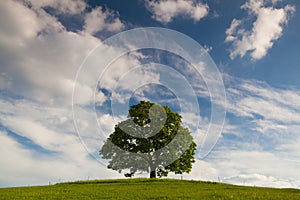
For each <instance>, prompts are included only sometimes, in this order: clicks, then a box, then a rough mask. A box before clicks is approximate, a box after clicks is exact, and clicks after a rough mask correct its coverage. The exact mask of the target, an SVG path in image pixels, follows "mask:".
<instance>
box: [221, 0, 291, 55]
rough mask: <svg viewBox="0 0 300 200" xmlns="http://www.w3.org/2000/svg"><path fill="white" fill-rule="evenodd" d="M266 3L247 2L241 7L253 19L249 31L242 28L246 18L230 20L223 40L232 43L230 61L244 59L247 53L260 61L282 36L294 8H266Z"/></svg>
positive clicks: (253, 0) (257, 1)
mask: <svg viewBox="0 0 300 200" xmlns="http://www.w3.org/2000/svg"><path fill="white" fill-rule="evenodd" d="M266 3H267V1H265V0H249V1H248V2H246V3H245V4H244V5H242V6H241V8H242V9H245V10H247V11H248V14H249V15H250V16H252V17H254V18H255V21H254V23H253V25H252V28H251V29H250V30H247V29H245V28H244V27H243V26H242V25H243V24H245V23H246V22H247V18H245V19H242V20H239V19H233V20H232V22H231V25H230V27H229V28H228V29H227V30H226V39H225V41H226V42H231V43H232V48H231V50H230V58H231V59H234V58H235V57H237V56H240V57H244V56H245V54H246V53H247V52H250V56H251V58H252V59H253V60H259V59H262V58H263V57H264V56H266V54H267V52H268V50H269V49H270V48H272V46H273V44H274V42H275V41H276V40H278V39H279V38H280V37H281V36H282V33H283V28H284V25H287V23H288V21H289V19H290V16H291V15H292V14H293V13H294V12H295V9H296V8H295V7H294V6H291V5H286V6H284V7H282V8H277V7H274V6H266V5H265V4H266ZM274 3H276V2H274Z"/></svg>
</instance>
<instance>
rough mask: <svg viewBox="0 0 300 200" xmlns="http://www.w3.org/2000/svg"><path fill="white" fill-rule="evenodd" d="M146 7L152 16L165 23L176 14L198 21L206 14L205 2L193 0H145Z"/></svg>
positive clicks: (207, 9) (206, 6) (207, 8)
mask: <svg viewBox="0 0 300 200" xmlns="http://www.w3.org/2000/svg"><path fill="white" fill-rule="evenodd" d="M146 7H147V8H148V10H149V11H151V12H152V13H153V16H152V17H153V18H154V19H155V20H157V21H159V22H162V23H164V24H167V23H169V22H171V21H172V20H173V19H174V18H175V17H177V16H183V17H186V18H190V19H193V20H194V21H195V22H197V21H200V20H201V19H202V18H203V17H205V16H206V15H207V14H208V11H209V7H208V5H207V4H202V3H196V2H195V1H193V0H159V1H152V0H148V1H146Z"/></svg>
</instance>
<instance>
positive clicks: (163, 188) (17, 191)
mask: <svg viewBox="0 0 300 200" xmlns="http://www.w3.org/2000/svg"><path fill="white" fill-rule="evenodd" d="M0 199H16V200H17V199H264V200H265V199H289V200H290V199H300V190H298V189H275V188H263V187H246V186H235V185H229V184H222V183H215V182H203V181H188V180H176V179H144V178H136V179H134V178H130V179H116V180H93V181H77V182H68V183H58V184H55V185H49V186H32V187H14V188H0Z"/></svg>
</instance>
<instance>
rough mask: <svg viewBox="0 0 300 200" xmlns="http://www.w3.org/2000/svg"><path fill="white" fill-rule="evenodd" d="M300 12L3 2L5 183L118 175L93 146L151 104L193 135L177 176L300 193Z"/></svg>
mask: <svg viewBox="0 0 300 200" xmlns="http://www.w3.org/2000/svg"><path fill="white" fill-rule="evenodd" d="M299 6H300V2H299V1H297V0H232V1H230V3H229V2H228V1H221V0H211V1H205V0H185V1H184V0H155V1H154V0H145V1H142V0H128V1H117V0H102V1H96V0H86V1H84V0H74V1H73V0H65V1H58V0H45V1H39V0H7V1H0V58H1V59H0V67H1V68H0V69H1V70H0V107H1V109H0V187H10V186H26V185H47V184H49V183H57V182H62V181H74V180H87V179H108V178H124V175H123V174H122V173H121V174H120V173H118V172H115V171H113V170H109V169H107V168H106V164H107V161H105V160H103V159H101V157H100V156H99V155H98V151H99V150H100V149H101V144H103V141H104V140H105V139H106V137H107V136H108V135H109V134H110V133H112V132H113V128H114V125H115V124H116V123H118V122H120V121H121V120H124V119H126V116H127V111H128V108H129V106H130V105H133V104H135V103H137V102H139V101H140V100H150V101H153V102H155V103H159V104H162V105H168V106H169V107H171V108H172V109H173V110H174V111H176V112H179V113H180V114H181V116H182V121H183V124H184V126H186V127H188V128H189V129H190V130H191V131H192V135H193V137H194V140H195V142H196V143H197V146H198V149H197V151H196V155H195V158H196V162H195V163H194V165H193V169H192V172H191V173H190V174H184V175H183V178H184V179H193V180H205V181H222V182H225V183H231V184H238V185H251V186H253V185H255V186H266V187H280V188H282V187H284V188H285V187H288V188H300V173H299V168H300V145H299V144H300V134H299V129H300V79H299V75H300V67H299V63H300V56H299V53H300V46H299V44H300V26H299V21H300V12H299ZM147 27H148V28H147ZM149 27H152V28H149ZM136 176H137V177H148V174H147V173H140V174H136ZM170 177H173V178H180V176H179V175H175V174H170Z"/></svg>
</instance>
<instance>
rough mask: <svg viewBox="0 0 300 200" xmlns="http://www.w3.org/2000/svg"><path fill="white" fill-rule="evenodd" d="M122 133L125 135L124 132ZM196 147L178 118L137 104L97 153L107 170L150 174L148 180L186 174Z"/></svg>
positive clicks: (152, 106) (151, 105)
mask: <svg viewBox="0 0 300 200" xmlns="http://www.w3.org/2000/svg"><path fill="white" fill-rule="evenodd" d="M124 129H125V131H124ZM195 150H196V144H195V143H194V142H193V137H192V135H191V133H190V131H189V129H187V128H185V127H183V126H182V125H181V116H180V115H179V114H178V113H175V112H173V111H172V110H171V109H170V108H169V107H168V106H164V107H162V106H160V105H157V104H154V103H152V102H145V101H141V102H140V103H139V104H137V105H133V106H131V107H130V109H129V115H128V119H127V120H125V121H122V122H120V123H118V124H117V125H116V126H115V131H114V132H113V133H112V134H111V135H110V136H109V137H108V139H107V140H106V141H105V143H104V145H103V146H102V148H101V150H100V152H99V153H100V155H102V158H104V159H109V160H110V161H109V165H108V168H110V169H113V170H116V171H119V172H120V173H121V172H122V170H125V169H129V170H130V172H133V173H135V172H137V171H144V172H150V177H151V178H154V177H156V175H158V176H160V177H161V176H167V175H168V173H169V172H175V173H176V174H182V173H189V172H190V171H191V169H192V163H194V162H195V160H194V155H195Z"/></svg>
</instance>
